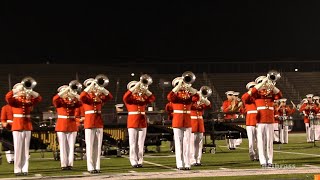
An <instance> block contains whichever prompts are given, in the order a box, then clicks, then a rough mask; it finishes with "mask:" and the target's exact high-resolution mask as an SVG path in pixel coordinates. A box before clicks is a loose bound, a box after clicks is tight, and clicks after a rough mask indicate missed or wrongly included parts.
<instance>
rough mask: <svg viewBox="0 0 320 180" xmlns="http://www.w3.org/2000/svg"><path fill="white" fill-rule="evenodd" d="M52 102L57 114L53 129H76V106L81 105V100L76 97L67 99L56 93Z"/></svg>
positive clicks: (72, 130)
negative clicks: (70, 99)
mask: <svg viewBox="0 0 320 180" xmlns="http://www.w3.org/2000/svg"><path fill="white" fill-rule="evenodd" d="M52 104H53V105H54V107H56V109H57V114H58V119H57V122H56V128H55V130H56V131H59V132H74V131H78V127H77V124H76V108H79V107H80V106H81V102H80V101H78V100H77V99H76V98H75V99H73V100H72V101H67V100H65V99H63V98H61V97H60V96H59V95H58V94H57V95H55V96H54V97H53V99H52Z"/></svg>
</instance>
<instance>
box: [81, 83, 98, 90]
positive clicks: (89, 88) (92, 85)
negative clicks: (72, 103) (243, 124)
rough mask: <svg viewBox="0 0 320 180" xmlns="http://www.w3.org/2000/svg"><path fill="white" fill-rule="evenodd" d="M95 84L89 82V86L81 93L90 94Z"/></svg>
mask: <svg viewBox="0 0 320 180" xmlns="http://www.w3.org/2000/svg"><path fill="white" fill-rule="evenodd" d="M95 84H96V83H95V82H93V81H92V82H91V83H90V85H89V86H87V87H86V88H85V89H84V90H83V91H84V92H90V91H91V90H92V88H93V87H94V86H95Z"/></svg>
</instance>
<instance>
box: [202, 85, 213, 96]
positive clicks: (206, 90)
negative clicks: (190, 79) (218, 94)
mask: <svg viewBox="0 0 320 180" xmlns="http://www.w3.org/2000/svg"><path fill="white" fill-rule="evenodd" d="M200 94H201V96H203V97H204V98H207V97H210V96H211V94H212V89H211V88H210V87H209V86H202V87H201V88H200Z"/></svg>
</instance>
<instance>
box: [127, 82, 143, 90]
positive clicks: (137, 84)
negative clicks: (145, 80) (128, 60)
mask: <svg viewBox="0 0 320 180" xmlns="http://www.w3.org/2000/svg"><path fill="white" fill-rule="evenodd" d="M140 84H141V83H140V82H137V83H136V84H135V85H134V86H133V87H132V88H130V89H129V91H131V92H134V91H135V90H136V89H138V88H139V87H140Z"/></svg>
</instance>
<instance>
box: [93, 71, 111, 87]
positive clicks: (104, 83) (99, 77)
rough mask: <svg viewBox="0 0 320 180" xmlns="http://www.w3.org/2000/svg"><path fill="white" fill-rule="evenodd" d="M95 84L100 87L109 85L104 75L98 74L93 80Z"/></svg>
mask: <svg viewBox="0 0 320 180" xmlns="http://www.w3.org/2000/svg"><path fill="white" fill-rule="evenodd" d="M95 82H96V83H97V84H98V85H99V86H100V87H106V86H108V84H109V78H108V77H107V76H106V75H104V74H98V75H97V76H96V78H95Z"/></svg>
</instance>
